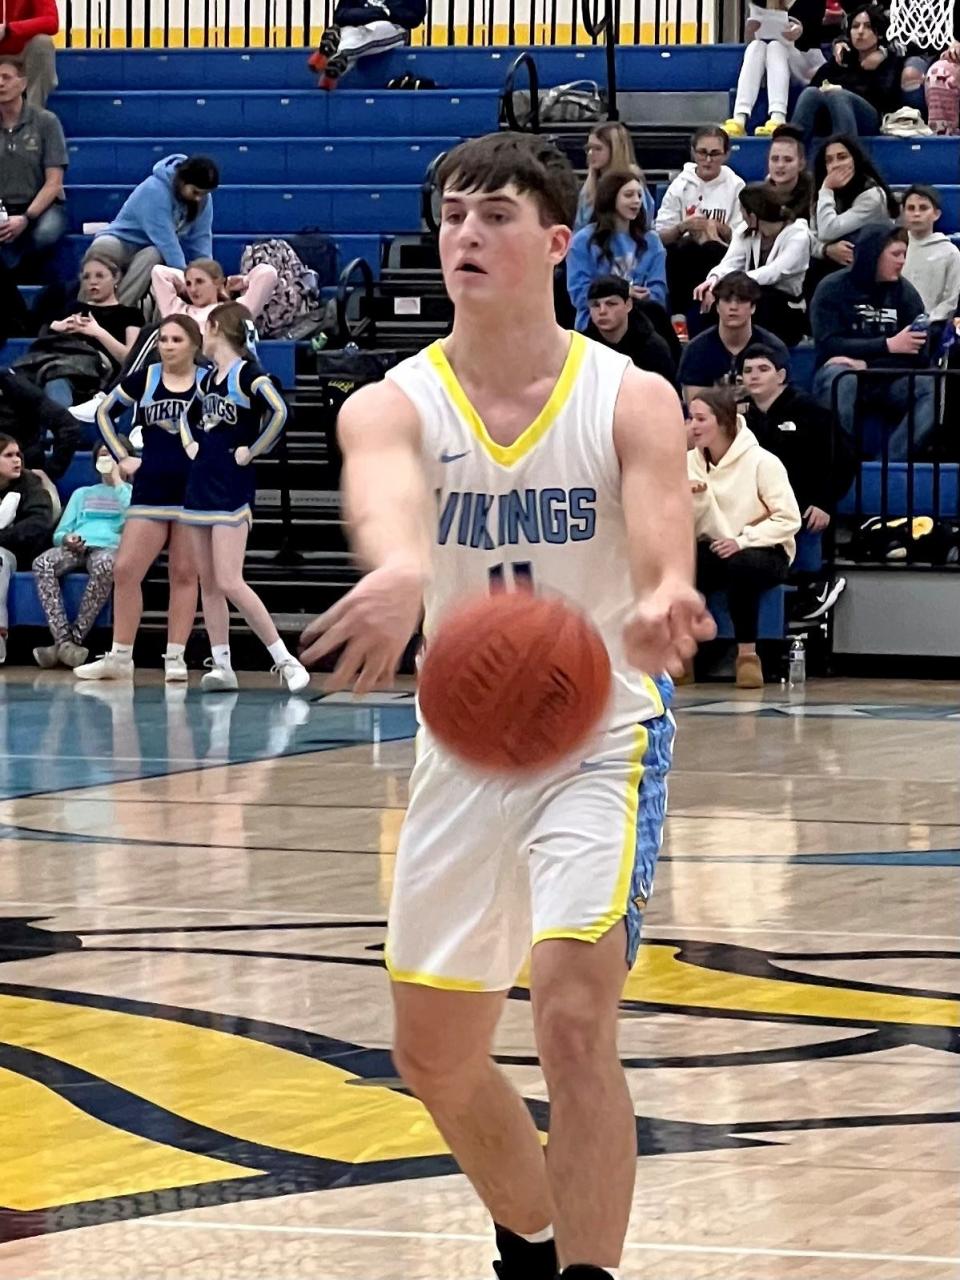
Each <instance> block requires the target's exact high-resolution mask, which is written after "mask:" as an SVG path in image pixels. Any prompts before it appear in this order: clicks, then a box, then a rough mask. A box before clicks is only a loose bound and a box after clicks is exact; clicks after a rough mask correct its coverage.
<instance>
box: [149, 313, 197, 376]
mask: <svg viewBox="0 0 960 1280" xmlns="http://www.w3.org/2000/svg"><path fill="white" fill-rule="evenodd" d="M157 350H158V351H159V352H160V363H161V364H162V365H163V366H164V368H165V369H177V368H180V369H182V368H183V367H184V366H185V365H189V364H192V363H193V356H194V352H195V350H196V348H195V347H194V345H193V343H192V342H191V341H190V339H189V338H188V337H187V335H186V334H185V333H184V331H183V330H182V329H181V328H180V326H179V325H178V324H166V325H164V326H163V328H162V329H161V330H160V336H159V337H158V338H157Z"/></svg>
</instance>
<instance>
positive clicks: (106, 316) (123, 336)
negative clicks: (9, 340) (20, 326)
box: [14, 246, 143, 408]
mask: <svg viewBox="0 0 960 1280" xmlns="http://www.w3.org/2000/svg"><path fill="white" fill-rule="evenodd" d="M119 281H120V268H119V267H118V266H117V264H116V262H115V261H114V259H113V258H110V257H107V256H106V255H105V254H101V253H100V252H99V250H98V249H97V248H96V246H94V247H93V248H91V249H89V250H88V252H87V255H86V257H85V258H84V262H83V270H82V272H81V274H80V295H79V300H78V301H76V302H73V301H71V302H70V303H69V304H68V307H67V314H66V315H65V316H64V317H63V319H61V320H54V321H53V322H52V323H51V324H50V325H49V326H48V332H46V333H42V334H41V335H40V337H39V338H38V339H37V340H36V341H35V342H34V343H33V345H32V346H31V348H30V351H29V352H28V353H27V354H26V355H25V356H21V357H20V358H19V359H18V360H17V361H16V362H15V364H14V368H16V369H17V370H19V371H21V372H23V373H24V374H26V376H27V377H30V378H32V379H33V381H34V382H36V383H37V384H38V385H39V386H41V387H42V388H43V391H44V392H45V394H46V395H48V396H49V397H50V399H51V400H55V401H56V402H57V404H61V405H64V406H65V407H67V408H69V407H70V405H72V404H73V403H74V402H75V401H76V400H77V399H83V398H85V397H86V396H89V395H91V394H92V393H93V392H94V391H96V390H98V389H100V388H102V387H103V386H104V385H105V384H106V383H107V381H109V379H110V378H111V377H112V376H113V375H114V374H116V372H117V370H118V369H119V368H120V365H121V364H122V363H123V360H124V358H125V357H126V354H127V352H128V351H129V350H130V348H131V346H132V345H133V343H134V342H135V341H136V338H137V334H138V333H139V332H140V326H141V324H142V323H143V320H142V317H141V315H140V312H139V311H137V310H135V308H133V307H128V306H124V305H123V303H121V302H120V300H119V299H118V297H117V285H118V284H119ZM61 338H62V340H59V339H61Z"/></svg>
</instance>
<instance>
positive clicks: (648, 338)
mask: <svg viewBox="0 0 960 1280" xmlns="http://www.w3.org/2000/svg"><path fill="white" fill-rule="evenodd" d="M586 335H587V337H588V338H593V339H594V341H595V342H602V343H603V344H604V346H607V347H612V348H613V350H614V351H619V352H620V354H621V355H623V356H629V357H630V359H631V360H632V361H633V363H634V364H635V365H636V366H637V368H638V369H645V370H646V371H647V373H659V374H660V376H661V377H662V378H666V380H667V381H668V382H669V383H670V384H671V385H672V386H674V387H675V386H676V385H677V366H676V365H675V364H674V362H673V357H672V356H671V355H670V348H669V347H668V346H667V344H666V342H665V341H664V339H663V338H661V337H660V335H659V334H658V333H657V332H656V330H655V329H654V327H653V325H652V324H651V323H650V321H649V320H648V319H647V317H646V316H645V315H643V314H642V313H641V312H639V311H631V312H630V315H629V316H628V318H627V332H626V333H625V334H624V335H623V337H622V338H621V339H620V341H619V342H609V341H608V340H607V339H606V338H605V337H604V336H603V334H602V333H601V332H600V330H599V329H598V328H597V326H596V325H595V324H594V323H593V321H592V320H591V321H590V323H589V324H588V325H587V328H586Z"/></svg>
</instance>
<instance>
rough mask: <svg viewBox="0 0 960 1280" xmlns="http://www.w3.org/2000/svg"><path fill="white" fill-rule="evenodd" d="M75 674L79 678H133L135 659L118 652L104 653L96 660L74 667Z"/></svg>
mask: <svg viewBox="0 0 960 1280" xmlns="http://www.w3.org/2000/svg"><path fill="white" fill-rule="evenodd" d="M73 674H74V675H75V676H76V677H77V679H78V680H132V679H133V659H132V658H126V657H121V655H120V654H118V653H103V654H101V655H100V657H99V658H97V660H96V662H85V663H84V664H83V666H82V667H74V669H73Z"/></svg>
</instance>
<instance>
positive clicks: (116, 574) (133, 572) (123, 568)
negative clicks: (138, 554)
mask: <svg viewBox="0 0 960 1280" xmlns="http://www.w3.org/2000/svg"><path fill="white" fill-rule="evenodd" d="M139 583H140V571H139V568H138V566H137V564H136V563H135V561H133V560H129V559H128V558H127V557H126V556H124V555H119V556H118V557H117V562H116V564H115V565H114V566H113V585H114V586H115V587H119V588H120V589H121V590H123V588H124V587H136V586H138V585H139Z"/></svg>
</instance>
